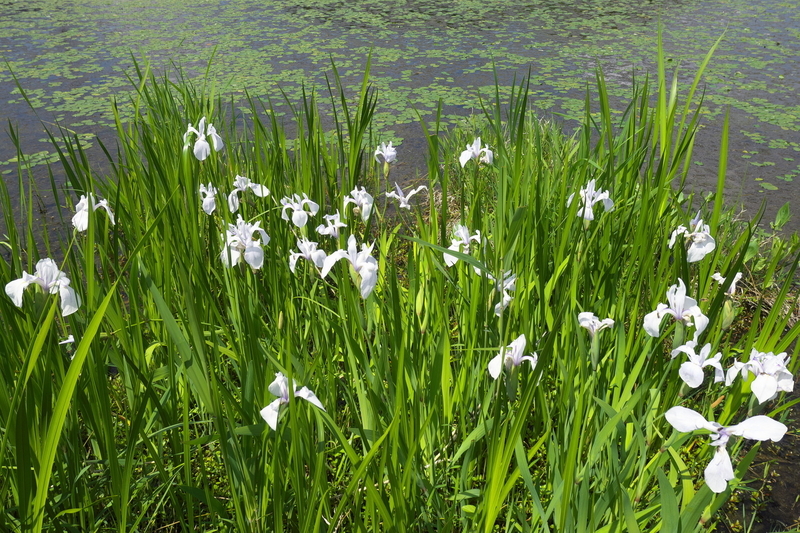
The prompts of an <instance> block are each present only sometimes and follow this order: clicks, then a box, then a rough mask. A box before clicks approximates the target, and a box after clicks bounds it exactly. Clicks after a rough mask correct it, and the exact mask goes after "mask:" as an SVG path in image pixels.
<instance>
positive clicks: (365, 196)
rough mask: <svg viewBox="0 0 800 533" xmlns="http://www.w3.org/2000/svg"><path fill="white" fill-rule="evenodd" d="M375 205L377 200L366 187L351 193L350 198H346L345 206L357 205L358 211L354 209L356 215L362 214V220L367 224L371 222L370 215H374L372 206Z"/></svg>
mask: <svg viewBox="0 0 800 533" xmlns="http://www.w3.org/2000/svg"><path fill="white" fill-rule="evenodd" d="M374 203H375V199H374V198H373V197H372V195H371V194H370V193H368V192H367V190H366V189H365V188H364V187H361V189H360V190H359V188H358V187H356V188H355V189H353V190H352V191H350V196H345V197H344V205H345V206H347V204H355V206H356V208H357V209H353V212H354V213H359V212H360V213H361V220H363V221H364V223H365V224H366V223H367V220H369V215H370V214H371V213H372V205H373V204H374Z"/></svg>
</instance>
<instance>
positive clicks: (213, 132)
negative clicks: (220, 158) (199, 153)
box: [206, 123, 225, 152]
mask: <svg viewBox="0 0 800 533" xmlns="http://www.w3.org/2000/svg"><path fill="white" fill-rule="evenodd" d="M206 131H207V135H208V136H209V137H211V142H212V143H214V150H216V151H217V152H219V151H220V150H222V149H223V148H225V144H224V143H223V142H222V137H220V136H219V134H218V133H217V129H216V128H215V127H214V126H212V125H211V124H210V123H209V124H208V129H207V130H206Z"/></svg>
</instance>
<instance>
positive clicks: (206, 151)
mask: <svg viewBox="0 0 800 533" xmlns="http://www.w3.org/2000/svg"><path fill="white" fill-rule="evenodd" d="M209 155H211V147H210V146H209V145H208V141H206V138H205V135H203V136H201V137H199V138H198V139H197V141H195V143H194V156H195V157H196V158H197V160H198V161H204V160H205V159H206V158H207V157H208V156H209Z"/></svg>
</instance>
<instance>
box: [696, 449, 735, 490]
mask: <svg viewBox="0 0 800 533" xmlns="http://www.w3.org/2000/svg"><path fill="white" fill-rule="evenodd" d="M704 477H705V480H706V485H708V488H709V489H711V491H712V492H714V493H717V494H719V493H721V492H725V489H727V488H728V481H730V480H731V479H733V478H734V477H735V476H734V474H733V465H732V464H731V457H730V455H728V450H726V449H725V446H720V447H719V448H717V451H716V452H715V453H714V457H713V458H712V459H711V462H710V463H708V466H707V467H706V469H705V472H704Z"/></svg>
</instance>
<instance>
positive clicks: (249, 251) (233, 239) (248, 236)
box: [220, 215, 269, 269]
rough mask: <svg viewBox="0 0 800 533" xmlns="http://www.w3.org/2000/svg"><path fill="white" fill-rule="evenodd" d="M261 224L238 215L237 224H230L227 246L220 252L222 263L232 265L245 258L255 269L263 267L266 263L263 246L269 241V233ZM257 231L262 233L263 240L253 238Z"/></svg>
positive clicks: (226, 239)
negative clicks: (252, 222)
mask: <svg viewBox="0 0 800 533" xmlns="http://www.w3.org/2000/svg"><path fill="white" fill-rule="evenodd" d="M259 224H260V222H256V223H255V224H248V223H247V222H245V221H244V220H242V216H241V215H239V216H238V217H237V220H236V224H235V225H234V224H228V232H227V235H225V236H224V237H225V246H224V247H223V249H222V253H221V254H220V258H221V259H222V264H224V265H225V266H226V267H231V266H233V265H236V264H238V263H239V261H241V260H242V259H244V261H245V262H246V263H247V264H248V265H250V267H252V268H253V269H259V268H261V266H262V265H263V264H264V250H262V249H261V247H262V246H264V245H266V244H268V243H269V235H267V232H265V231H264V230H263V229H261V228H260V227H259ZM256 233H258V234H260V235H261V238H262V240H263V242H262V241H258V240H256V239H254V238H253V237H254V236H255V234H256Z"/></svg>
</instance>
